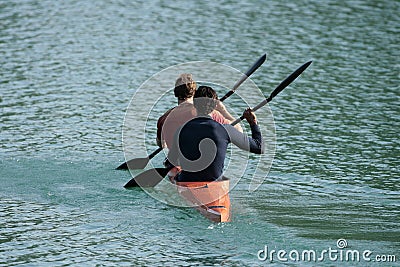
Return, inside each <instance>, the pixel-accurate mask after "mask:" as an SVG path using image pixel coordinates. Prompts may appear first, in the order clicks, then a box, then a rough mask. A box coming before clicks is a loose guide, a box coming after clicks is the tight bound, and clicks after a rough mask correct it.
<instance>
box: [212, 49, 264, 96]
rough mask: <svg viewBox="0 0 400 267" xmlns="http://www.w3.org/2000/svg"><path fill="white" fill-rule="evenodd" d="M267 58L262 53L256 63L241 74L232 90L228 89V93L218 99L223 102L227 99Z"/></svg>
mask: <svg viewBox="0 0 400 267" xmlns="http://www.w3.org/2000/svg"><path fill="white" fill-rule="evenodd" d="M266 59H267V54H264V55H262V56H261V57H260V58H259V59H258V60H257V61H256V63H254V64H253V66H251V67H250V69H248V70H247V71H246V73H245V74H243V76H242V77H241V78H240V80H239V81H237V82H236V83H235V85H234V86H233V88H232V90H230V91H229V92H228V93H226V95H224V96H223V97H221V98H220V99H219V101H221V102H223V101H224V100H225V99H227V98H228V97H230V96H231V95H233V93H234V92H235V91H236V89H237V88H238V87H239V86H240V85H241V84H242V83H243V82H244V81H245V80H247V78H249V77H250V75H251V74H253V73H254V72H255V71H256V70H257V69H258V68H259V67H260V66H261V65H262V64H263V63H264V62H265V60H266Z"/></svg>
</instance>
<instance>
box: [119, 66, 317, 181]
mask: <svg viewBox="0 0 400 267" xmlns="http://www.w3.org/2000/svg"><path fill="white" fill-rule="evenodd" d="M311 63H312V61H309V62H307V63H305V64H303V65H302V66H300V67H299V68H298V69H297V70H295V71H294V72H293V73H292V74H290V75H289V76H288V77H287V78H286V79H285V80H283V81H282V82H281V83H280V84H279V85H278V86H277V87H276V88H275V90H274V91H272V93H271V94H270V96H269V97H268V98H266V99H264V100H263V101H262V102H261V103H260V104H258V105H257V106H255V107H254V108H253V109H252V111H253V112H255V111H257V110H258V109H260V108H261V107H263V106H265V105H266V104H267V103H268V102H270V101H271V100H272V99H273V98H274V97H275V96H276V95H278V94H279V93H280V92H281V91H282V90H283V89H285V88H286V87H287V86H288V85H289V84H290V83H292V82H293V81H294V80H296V78H297V77H298V76H300V74H301V73H302V72H303V71H304V70H305V69H306V68H308V66H310V64H311ZM243 119H244V117H243V116H241V117H240V118H238V119H237V120H235V121H233V122H232V123H231V125H232V126H233V125H236V124H237V123H239V122H240V121H242V120H243ZM172 168H173V167H170V168H158V169H150V170H155V171H156V172H157V173H158V174H159V175H158V177H153V176H152V177H151V178H152V179H155V180H153V181H152V182H151V185H150V186H149V187H154V186H156V185H157V184H158V183H159V182H161V181H162V179H164V176H165V175H166V174H167V173H168V171H169V170H170V169H172ZM148 171H149V170H148ZM145 173H146V172H145ZM142 174H144V173H142ZM140 176H141V174H139V175H138V176H137V177H135V178H132V179H131V180H130V181H129V182H128V183H127V184H126V185H125V187H134V186H139V184H138V183H136V182H135V179H139V177H140ZM156 179H158V180H156Z"/></svg>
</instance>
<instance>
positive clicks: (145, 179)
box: [124, 168, 170, 188]
mask: <svg viewBox="0 0 400 267" xmlns="http://www.w3.org/2000/svg"><path fill="white" fill-rule="evenodd" d="M169 170H170V169H169V168H155V169H149V170H147V171H144V172H142V173H141V174H139V175H138V176H136V177H134V178H132V179H131V180H130V181H129V182H128V183H126V185H124V187H125V188H129V187H138V186H140V187H154V186H156V185H157V184H158V183H159V182H161V181H162V180H163V179H164V177H165V176H166V175H167V174H168V172H169Z"/></svg>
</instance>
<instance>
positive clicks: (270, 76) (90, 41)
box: [0, 0, 400, 266]
mask: <svg viewBox="0 0 400 267" xmlns="http://www.w3.org/2000/svg"><path fill="white" fill-rule="evenodd" d="M399 14H400V3H399V1H286V2H285V1H265V2H264V1H241V2H240V3H235V2H233V1H224V2H221V3H214V2H212V1H207V2H200V1H198V2H196V1H190V2H185V3H175V2H174V1H150V2H145V1H143V2H139V1H135V2H133V1H123V0H120V1H101V0H100V1H92V2H88V1H80V0H77V1H62V2H61V1H48V0H47V1H46V0H45V1H14V0H11V1H2V2H0V19H1V20H0V21H1V23H0V62H1V68H0V112H1V113H0V114H1V117H0V183H1V187H0V266H212V265H215V266H217V265H226V266H265V265H271V266H274V265H275V266H281V265H284V264H287V265H295V264H297V265H301V266H303V265H307V266H316V265H317V266H321V265H325V266H331V265H347V266H354V265H359V266H366V265H368V266H371V265H372V266H375V265H376V266H396V265H398V261H399V257H400V254H399V253H398V251H399V248H400V231H399V221H400V216H399V215H400V208H399V207H400V188H399V179H400V169H399V167H398V166H399V163H400V150H399V145H400V141H399V138H398V133H399V129H400V108H399V103H400V92H399V78H400V64H399V63H398V59H399V58H400V52H399V51H400V49H399V45H398V44H399V43H400V28H399V25H400V16H399ZM265 52H266V53H267V54H268V59H267V62H266V63H264V65H263V66H262V67H261V68H260V69H259V70H258V71H257V72H256V73H254V74H253V76H252V79H253V81H254V82H255V84H257V85H258V86H259V87H260V89H261V90H262V92H263V93H264V94H265V95H268V94H269V93H270V92H271V91H272V89H273V88H274V87H275V86H276V85H277V84H278V83H279V82H280V81H281V80H283V79H284V78H285V77H286V76H287V75H288V74H290V73H291V72H292V71H293V70H294V69H295V68H297V67H298V66H299V65H301V64H302V63H304V62H306V61H308V60H313V64H312V65H311V67H310V68H309V69H308V70H307V71H306V72H305V73H304V74H303V75H302V76H301V77H300V79H299V80H298V81H296V83H295V84H293V85H292V86H290V87H289V88H287V89H286V90H285V91H283V92H282V93H281V94H280V95H278V96H277V97H276V98H275V99H274V101H273V102H272V103H271V104H270V108H271V110H272V112H273V116H274V121H275V126H276V136H277V144H276V154H275V158H274V161H273V164H272V167H271V170H270V172H269V174H268V176H267V177H266V179H265V182H264V184H263V185H262V186H261V187H260V188H259V189H258V190H257V191H256V192H253V193H249V192H248V190H247V189H248V184H249V182H250V178H249V177H247V176H246V175H245V176H244V177H243V178H242V179H241V180H240V182H239V184H238V185H237V186H236V187H235V188H234V190H233V191H232V192H231V200H232V205H233V206H232V215H233V221H232V222H231V223H227V224H213V223H211V222H209V221H207V220H206V219H204V218H202V217H201V216H200V215H199V214H197V213H196V212H195V211H192V210H187V209H181V208H176V207H172V206H168V205H166V204H163V203H160V202H158V201H157V200H155V199H153V198H151V197H150V196H148V195H147V194H146V193H145V192H143V191H141V190H140V189H138V190H125V189H123V185H124V184H125V183H126V182H127V181H128V180H129V179H130V178H131V176H130V174H129V173H128V172H121V171H115V170H114V168H115V167H116V166H118V165H119V164H120V163H121V162H122V161H123V160H124V153H123V151H122V142H121V132H122V125H123V121H124V115H125V111H126V108H127V106H128V104H129V101H130V99H131V97H132V96H133V94H134V92H135V90H136V89H137V88H138V87H139V86H140V85H141V84H142V83H143V82H145V81H146V80H147V79H148V78H150V77H151V76H152V75H154V74H155V73H157V72H159V71H161V70H162V69H164V68H167V67H169V66H172V65H175V64H179V63H184V62H187V61H199V60H201V61H212V62H217V63H222V64H226V65H229V66H232V67H234V68H236V69H238V70H242V71H245V70H247V68H248V67H249V66H250V65H251V64H252V63H253V62H254V61H255V60H256V59H257V58H258V57H259V56H261V55H262V54H263V53H265ZM172 85H173V81H171V86H172ZM167 89H169V88H166V90H167ZM239 90H245V89H244V88H241V89H239ZM223 93H224V92H220V95H222V94H223ZM229 103H230V104H229ZM235 103H236V102H235V99H234V98H233V99H228V100H227V102H226V104H227V105H231V108H233V109H234V108H238V106H235V105H236V104H235ZM174 104H175V103H174V102H168V101H165V104H164V105H165V106H164V107H161V108H164V109H165V110H166V109H168V108H169V107H171V106H173V105H174ZM260 112H262V110H260ZM260 116H261V115H260ZM260 123H262V122H260ZM149 127H151V126H149ZM152 127H153V129H150V130H149V134H150V135H153V136H150V138H149V140H153V139H154V127H155V125H153V126H152ZM146 146H147V148H148V151H152V150H153V149H155V148H156V147H155V144H154V143H153V142H150V141H149V142H148V143H146ZM137 154H138V155H140V156H142V155H143V151H137ZM162 160H163V156H162V155H159V156H157V157H156V158H155V159H154V160H153V164H154V165H156V166H161V161H162ZM260 168H261V169H262V168H263V165H262V163H261V165H260ZM139 172H140V171H137V172H135V173H134V174H137V173H139ZM338 239H346V240H347V243H348V247H347V248H346V249H352V250H359V251H361V252H362V251H365V250H370V251H372V256H371V258H372V259H373V260H375V259H376V258H375V256H376V255H381V256H382V255H395V256H396V262H385V263H382V262H377V261H371V262H366V261H363V260H362V259H361V260H360V262H355V261H344V260H342V261H340V260H338V259H337V260H329V259H328V258H326V259H325V260H324V261H323V262H310V261H299V262H295V261H288V262H283V261H278V260H277V259H276V258H275V260H274V261H273V262H272V263H271V262H270V261H269V259H267V260H266V261H260V260H259V259H258V258H257V252H258V251H259V250H262V249H264V246H265V245H267V246H268V248H269V249H270V250H271V249H276V250H280V249H283V250H287V251H288V252H289V251H290V250H293V249H295V250H299V251H302V250H311V249H314V250H316V251H322V250H324V249H329V247H331V248H332V249H338V247H337V244H336V242H337V240H338ZM346 249H343V251H345V250H346Z"/></svg>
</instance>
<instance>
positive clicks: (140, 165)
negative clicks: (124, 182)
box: [116, 158, 149, 170]
mask: <svg viewBox="0 0 400 267" xmlns="http://www.w3.org/2000/svg"><path fill="white" fill-rule="evenodd" d="M147 163H149V158H138V159H131V160H129V161H127V162H124V163H122V164H121V165H119V166H118V167H117V168H116V170H128V169H130V170H139V169H144V168H145V167H146V165H147Z"/></svg>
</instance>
